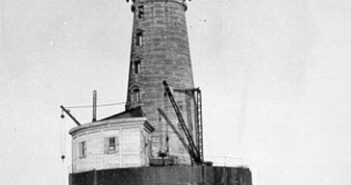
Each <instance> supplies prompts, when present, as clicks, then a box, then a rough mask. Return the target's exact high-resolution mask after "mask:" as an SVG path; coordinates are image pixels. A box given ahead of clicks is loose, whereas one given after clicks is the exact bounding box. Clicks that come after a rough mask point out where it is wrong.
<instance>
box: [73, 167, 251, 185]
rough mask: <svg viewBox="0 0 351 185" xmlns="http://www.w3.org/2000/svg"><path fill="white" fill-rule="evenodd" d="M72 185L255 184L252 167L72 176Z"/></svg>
mask: <svg viewBox="0 0 351 185" xmlns="http://www.w3.org/2000/svg"><path fill="white" fill-rule="evenodd" d="M69 177H70V182H69V184H70V185H252V180H251V171H250V169H248V168H233V167H212V166H163V167H141V168H124V169H111V170H98V171H90V172H84V173H76V174H70V176H69Z"/></svg>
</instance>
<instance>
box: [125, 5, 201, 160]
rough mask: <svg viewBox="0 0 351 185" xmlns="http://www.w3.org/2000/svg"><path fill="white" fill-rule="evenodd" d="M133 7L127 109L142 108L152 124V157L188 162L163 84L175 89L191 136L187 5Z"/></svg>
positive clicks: (191, 117)
mask: <svg viewBox="0 0 351 185" xmlns="http://www.w3.org/2000/svg"><path fill="white" fill-rule="evenodd" d="M131 9H132V12H133V14H134V20H133V35H132V44H131V55H130V72H129V81H128V95H127V103H126V109H127V110H130V109H133V108H135V107H139V106H140V107H141V108H142V110H143V111H144V113H145V114H146V117H147V119H148V121H149V123H151V124H152V125H153V127H154V128H155V131H154V132H153V135H152V157H155V158H157V157H159V156H165V155H166V156H171V157H174V158H175V159H176V160H175V161H176V163H177V164H190V161H191V160H190V158H189V155H188V153H187V151H186V149H185V148H184V146H183V144H182V143H181V142H180V140H179V137H178V136H176V133H175V131H174V129H177V130H178V131H179V133H182V131H181V129H180V127H179V124H178V119H177V117H176V115H175V112H174V110H173V108H172V106H171V104H170V102H169V100H168V97H166V96H165V93H164V87H163V85H162V81H163V80H166V81H167V82H168V84H169V85H170V86H171V87H172V88H173V90H174V94H175V98H176V101H177V103H178V105H179V107H180V109H181V112H182V115H183V117H184V119H185V121H186V124H187V126H188V128H189V130H190V131H191V132H192V133H193V134H194V135H195V134H196V132H195V131H194V101H193V96H192V93H189V91H186V89H193V88H194V82H193V74H192V66H191V60H190V50H189V42H188V33H187V27H186V18H185V12H186V10H187V5H186V3H185V0H133V1H132V8H131ZM160 111H163V112H164V113H165V114H166V115H167V118H165V117H164V116H162V115H161V114H160V113H159V112H160ZM167 119H169V120H170V121H171V122H172V124H173V125H174V127H173V128H172V126H171V125H170V124H169V123H167V122H166V120H167ZM194 137H195V136H194Z"/></svg>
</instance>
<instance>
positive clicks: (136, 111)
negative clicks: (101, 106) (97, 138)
mask: <svg viewBox="0 0 351 185" xmlns="http://www.w3.org/2000/svg"><path fill="white" fill-rule="evenodd" d="M141 117H146V116H145V113H144V111H143V110H142V108H141V107H135V108H133V109H129V110H126V111H124V112H121V113H118V114H114V115H112V116H109V117H106V118H103V119H100V120H99V121H106V120H111V119H124V118H141Z"/></svg>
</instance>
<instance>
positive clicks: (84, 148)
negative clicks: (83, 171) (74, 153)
mask: <svg viewBox="0 0 351 185" xmlns="http://www.w3.org/2000/svg"><path fill="white" fill-rule="evenodd" d="M86 155H87V145H86V143H85V141H82V142H80V143H79V157H81V158H83V157H86Z"/></svg>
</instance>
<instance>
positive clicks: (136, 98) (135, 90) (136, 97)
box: [132, 89, 140, 102]
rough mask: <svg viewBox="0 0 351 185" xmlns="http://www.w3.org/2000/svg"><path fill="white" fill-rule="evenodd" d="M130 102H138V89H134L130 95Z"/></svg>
mask: <svg viewBox="0 0 351 185" xmlns="http://www.w3.org/2000/svg"><path fill="white" fill-rule="evenodd" d="M132 96H133V97H132V100H133V102H140V90H139V89H134V90H133V93H132Z"/></svg>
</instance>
